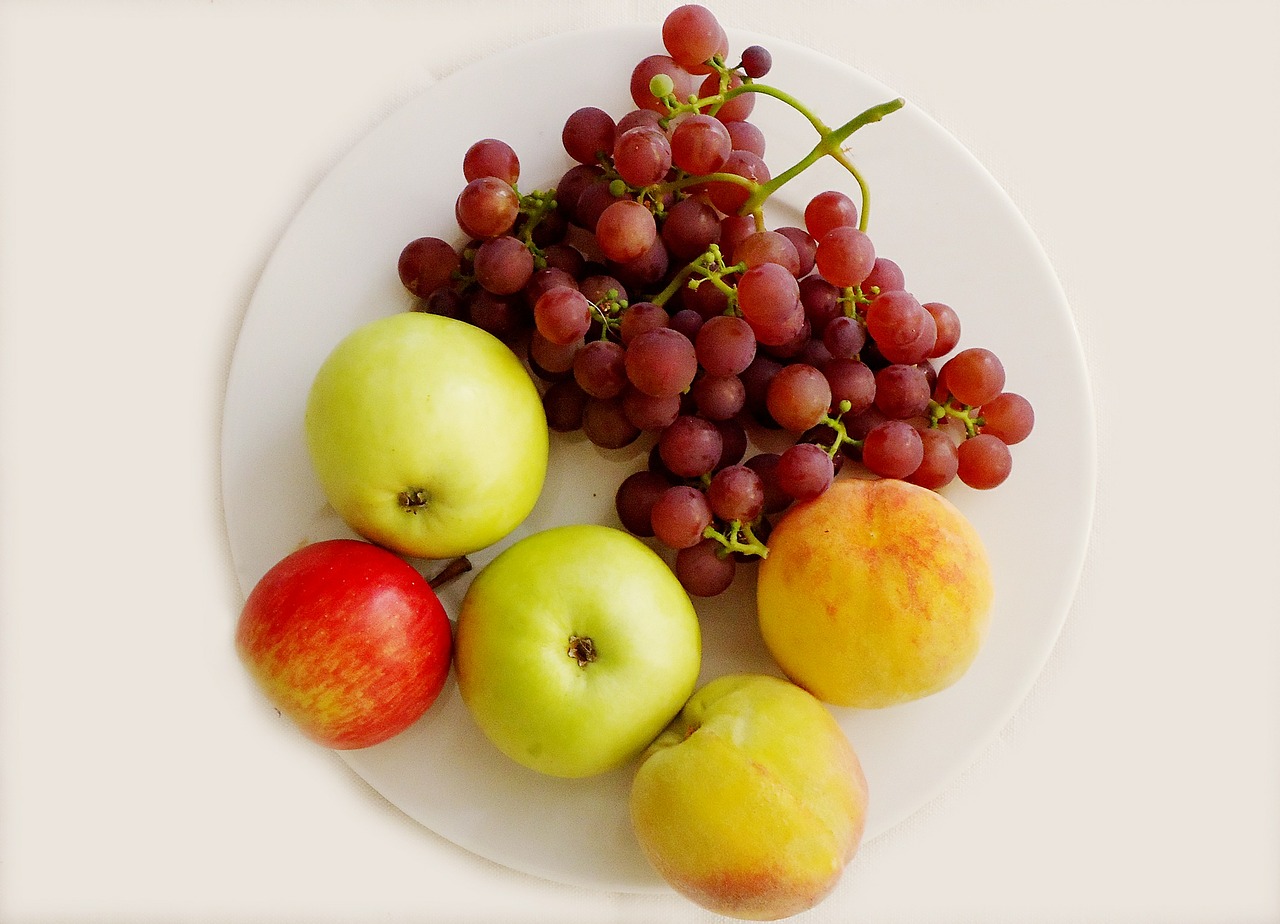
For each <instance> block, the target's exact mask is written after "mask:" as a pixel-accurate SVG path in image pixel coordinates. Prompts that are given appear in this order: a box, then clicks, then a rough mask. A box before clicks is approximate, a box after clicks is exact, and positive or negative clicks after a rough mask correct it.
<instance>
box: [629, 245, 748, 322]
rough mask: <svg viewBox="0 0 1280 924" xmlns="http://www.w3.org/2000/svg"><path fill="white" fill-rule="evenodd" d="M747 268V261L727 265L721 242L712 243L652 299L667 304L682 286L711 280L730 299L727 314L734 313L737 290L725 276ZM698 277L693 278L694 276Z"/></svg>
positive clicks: (693, 286) (692, 287) (692, 285)
mask: <svg viewBox="0 0 1280 924" xmlns="http://www.w3.org/2000/svg"><path fill="white" fill-rule="evenodd" d="M745 269H746V264H745V263H736V264H734V265H733V266H726V265H725V262H724V254H723V253H722V252H721V250H720V245H719V244H712V245H711V246H710V247H708V248H707V250H706V251H705V252H704V253H703V254H702V255H701V256H698V257H694V258H693V259H692V260H690V261H689V263H687V264H686V265H685V266H684V267H683V268H682V269H681V270H680V271H679V272H678V273H676V275H675V276H674V277H673V278H672V280H671V282H669V283H668V284H667V287H666V288H665V289H663V290H662V291H661V292H659V293H658V294H657V295H655V296H654V297H653V298H652V299H650V301H652V302H653V303H654V304H655V305H665V304H666V303H667V302H668V301H670V300H671V299H672V298H673V297H674V296H675V294H676V293H677V292H679V291H680V289H681V288H683V287H685V286H688V287H689V288H691V289H696V288H697V287H698V286H700V285H702V284H704V283H707V282H710V283H711V284H712V285H714V286H715V287H716V288H717V289H719V290H720V291H721V292H723V293H724V294H725V296H726V297H727V298H728V299H729V307H728V308H727V309H726V310H725V313H726V314H732V313H734V312H735V311H736V308H735V307H734V306H735V303H736V301H737V296H738V293H737V290H736V289H735V288H734V287H733V286H731V285H729V283H727V282H725V281H724V277H725V276H728V275H732V274H733V273H740V272H742V271H743V270H745ZM695 276H696V277H698V278H693V277H695Z"/></svg>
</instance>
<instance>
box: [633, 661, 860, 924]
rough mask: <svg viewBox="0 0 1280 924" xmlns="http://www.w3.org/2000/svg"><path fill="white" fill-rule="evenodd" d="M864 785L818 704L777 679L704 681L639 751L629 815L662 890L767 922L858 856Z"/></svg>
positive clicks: (798, 906) (834, 879) (804, 900)
mask: <svg viewBox="0 0 1280 924" xmlns="http://www.w3.org/2000/svg"><path fill="white" fill-rule="evenodd" d="M866 808H867V783H866V778H865V777H864V775H863V772H862V767H861V765H860V764H859V762H858V758H857V755H856V753H855V752H854V750H853V747H852V746H851V745H850V743H849V740H848V738H846V737H845V734H844V732H843V731H842V730H841V728H840V726H839V724H838V723H837V722H836V721H835V719H834V718H833V717H832V715H831V713H830V712H829V711H828V710H827V708H826V707H825V706H823V705H822V703H820V702H819V701H818V700H817V699H815V698H814V697H813V696H811V695H810V694H809V693H806V692H805V691H804V690H802V689H800V688H799V687H798V686H796V685H795V684H792V683H790V682H788V681H786V680H783V679H781V678H779V677H770V676H765V675H759V674H733V675H728V676H723V677H719V678H717V679H715V680H712V681H711V682H709V683H708V684H706V685H705V686H704V687H702V688H701V689H700V690H698V691H697V692H696V693H694V695H693V696H692V697H691V698H690V699H689V701H688V703H687V704H686V705H685V707H684V709H683V710H682V711H681V712H680V714H679V715H678V716H676V718H675V719H674V720H673V721H672V723H671V725H670V726H668V728H667V729H666V731H664V732H663V733H662V734H661V735H659V736H658V738H657V739H656V740H655V741H654V742H653V744H652V745H651V746H650V747H649V749H648V750H647V751H646V752H645V755H644V757H643V758H642V761H641V764H640V766H639V768H638V770H637V771H636V775H635V778H634V781H633V783H632V788H631V818H632V823H633V826H634V829H635V832H636V837H637V839H638V840H639V842H640V846H641V848H642V849H643V851H644V854H645V856H646V857H648V859H649V862H650V863H651V864H652V865H653V867H654V869H656V870H657V871H658V873H659V874H660V875H661V876H662V877H663V879H665V880H666V881H667V882H668V883H669V884H670V885H671V887H672V888H674V889H675V890H676V891H677V892H679V893H680V894H682V895H684V896H685V897H686V898H688V899H690V900H691V901H693V902H695V903H697V904H699V905H701V906H703V907H704V908H708V909H710V910H712V911H715V912H716V913H718V914H723V915H728V916H730V917H735V918H740V919H744V920H758V921H770V920H777V919H779V918H783V917H788V916H790V915H793V914H797V913H799V912H801V911H804V910H807V909H808V908H811V907H813V906H814V905H816V904H818V903H819V902H820V901H821V900H822V899H823V898H824V897H826V896H827V895H828V894H829V893H830V892H831V890H832V889H833V888H834V887H835V886H836V884H837V883H838V882H839V880H840V877H841V875H842V873H843V871H844V869H845V867H846V866H847V865H848V863H849V861H850V860H851V859H852V857H853V855H854V853H855V852H856V851H857V849H858V845H859V843H860V842H861V840H862V832H863V828H864V825H865V820H866Z"/></svg>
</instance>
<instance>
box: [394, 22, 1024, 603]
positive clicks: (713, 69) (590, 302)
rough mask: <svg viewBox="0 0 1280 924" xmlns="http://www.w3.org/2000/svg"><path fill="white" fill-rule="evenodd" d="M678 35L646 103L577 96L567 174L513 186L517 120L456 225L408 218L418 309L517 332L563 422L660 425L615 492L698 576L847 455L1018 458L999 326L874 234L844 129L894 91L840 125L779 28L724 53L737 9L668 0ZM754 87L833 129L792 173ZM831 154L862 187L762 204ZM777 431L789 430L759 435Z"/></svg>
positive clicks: (487, 151)
mask: <svg viewBox="0 0 1280 924" xmlns="http://www.w3.org/2000/svg"><path fill="white" fill-rule="evenodd" d="M662 42H663V46H664V52H665V53H664V52H655V53H654V54H651V55H648V56H646V57H644V58H643V59H641V60H640V61H638V62H636V64H635V65H634V67H633V68H632V71H631V75H630V82H629V90H630V96H631V99H632V102H633V103H634V106H633V108H631V109H629V110H628V111H627V112H625V113H622V114H621V115H620V117H618V118H616V119H615V117H614V116H613V115H611V114H610V113H608V112H606V111H604V110H602V109H600V108H598V107H594V106H584V107H581V108H579V109H576V110H574V111H573V112H571V113H569V115H568V116H567V118H566V119H565V121H564V125H563V130H562V133H561V143H562V146H563V148H564V152H565V154H566V155H567V157H568V162H567V166H566V169H565V171H564V173H563V174H562V175H561V176H560V177H559V179H558V181H557V182H556V183H555V185H554V187H553V188H551V189H547V190H535V191H533V192H528V193H522V192H520V188H519V180H520V161H519V158H518V156H517V154H516V152H515V151H514V150H513V149H512V147H511V146H510V145H509V144H507V143H505V142H503V141H501V140H498V139H494V138H486V139H482V140H479V141H477V142H475V143H474V144H473V145H472V146H471V147H470V148H469V149H468V150H467V151H466V153H465V155H464V157H463V162H462V172H463V176H464V179H465V185H464V186H463V188H462V190H461V192H460V193H459V194H458V197H457V201H456V205H455V216H454V217H455V219H456V222H457V226H458V228H459V229H460V231H461V233H462V235H463V237H464V240H463V241H462V242H461V243H459V244H454V243H451V242H450V241H448V240H446V239H444V238H442V237H437V236H425V237H421V238H417V239H415V240H413V241H411V242H409V243H408V244H407V245H406V246H405V247H404V249H403V251H402V252H401V254H400V257H399V261H398V272H399V276H400V279H401V281H402V282H403V284H404V285H405V287H406V288H407V289H408V290H409V292H411V293H412V294H413V295H414V296H415V297H416V301H415V310H421V311H428V312H433V313H437V314H443V315H447V316H450V317H455V318H460V319H463V320H465V321H468V322H469V323H471V324H474V325H476V326H478V327H480V328H482V329H484V330H487V331H489V332H490V333H492V334H494V335H496V336H498V337H499V338H501V339H503V340H504V341H505V342H507V343H508V344H510V345H511V346H512V348H513V349H516V350H518V351H519V352H520V353H521V355H522V356H523V357H524V358H525V360H526V362H527V365H528V368H529V369H530V372H531V374H532V375H533V376H534V377H535V380H536V381H538V382H539V384H540V388H541V391H542V395H543V404H544V407H545V409H546V414H547V421H548V424H549V426H550V427H551V429H553V430H555V431H558V432H564V433H568V432H575V431H581V432H582V433H584V434H585V435H586V437H587V438H588V439H589V440H591V442H592V443H594V444H595V445H597V446H599V447H601V448H603V449H620V448H622V447H626V446H630V445H631V444H632V443H634V442H635V441H637V440H639V439H642V438H647V439H649V440H650V441H651V443H652V445H651V449H650V451H649V453H648V456H647V463H646V465H645V466H644V467H643V468H642V469H640V470H639V471H635V472H633V473H631V474H630V475H628V476H627V477H626V478H625V479H624V480H623V481H622V482H621V484H620V485H619V486H618V488H617V491H616V496H615V505H616V509H617V513H618V517H619V519H620V520H621V522H622V524H623V526H624V527H625V528H627V529H628V530H629V531H631V532H632V533H633V534H635V535H637V536H641V537H653V538H656V539H657V540H658V541H659V542H661V543H662V544H663V545H665V546H667V547H669V548H670V549H671V550H673V551H674V565H673V567H674V570H675V573H676V575H677V577H678V578H679V579H680V581H681V583H682V584H683V585H684V587H685V588H686V590H687V591H688V592H689V593H691V594H693V595H696V596H714V595H716V594H719V593H722V592H723V591H724V590H726V589H727V588H728V587H729V585H730V584H731V583H732V581H733V579H734V576H735V573H736V569H737V567H738V566H739V565H741V564H743V563H747V562H750V561H752V560H754V559H758V558H760V557H765V556H767V555H768V534H769V529H770V522H771V518H774V517H777V516H778V515H780V514H781V513H783V512H784V511H785V510H786V509H787V508H788V507H789V506H790V505H792V504H794V503H798V502H804V501H808V500H811V499H813V498H815V497H817V496H819V495H820V494H822V492H823V491H825V490H826V488H827V487H828V486H829V485H830V484H831V483H832V481H833V480H834V479H835V478H836V477H837V476H838V475H839V474H840V473H841V472H842V470H844V469H845V468H846V463H848V466H849V471H851V472H855V473H856V474H857V476H858V477H878V478H898V479H903V480H906V481H909V482H912V483H915V484H918V485H921V486H923V487H926V488H929V489H932V490H939V489H941V488H943V487H945V486H946V485H948V484H950V483H951V482H952V481H954V480H957V479H958V480H959V481H960V482H962V483H964V484H965V485H968V486H970V487H972V488H977V489H982V490H986V489H990V488H995V487H997V486H998V485H1000V484H1001V483H1002V482H1004V481H1005V480H1006V478H1008V477H1009V474H1010V470H1011V466H1012V456H1011V452H1010V449H1009V447H1010V446H1012V445H1014V444H1016V443H1018V442H1020V441H1022V440H1023V439H1025V438H1026V437H1027V436H1028V435H1029V434H1030V432H1031V429H1032V426H1033V424H1034V412H1033V409H1032V406H1031V404H1030V402H1029V401H1028V400H1027V399H1026V398H1024V397H1022V396H1021V395H1019V394H1017V393H1015V392H1012V391H1007V390H1006V389H1005V369H1004V366H1003V363H1002V361H1001V360H1000V358H999V357H998V356H997V355H996V354H995V353H994V352H992V351H991V350H988V349H985V348H982V347H969V348H966V349H961V350H959V351H958V352H957V347H958V346H959V343H960V319H959V316H958V314H957V312H956V311H955V310H954V309H953V308H952V307H951V306H950V305H948V304H946V303H944V302H939V301H922V300H921V299H919V298H917V297H916V296H915V295H913V294H912V293H911V292H910V291H909V290H908V289H907V286H906V279H905V276H904V273H903V271H902V269H901V267H900V266H899V265H898V264H897V263H895V262H894V261H893V260H891V259H889V258H888V257H885V256H883V255H880V254H877V252H876V248H875V244H874V241H873V239H872V237H871V236H870V234H869V233H868V230H867V228H868V215H869V209H868V206H869V202H870V194H869V188H868V184H867V182H866V180H865V179H864V178H863V176H862V175H861V173H860V172H859V170H858V168H857V166H856V165H855V164H854V163H853V162H852V161H851V159H850V158H849V156H848V154H847V152H846V151H845V148H844V145H845V143H846V141H847V139H848V138H849V136H850V135H851V134H852V133H853V132H855V131H857V130H859V129H861V128H863V127H865V126H867V125H870V124H872V123H875V122H878V121H879V120H880V119H882V118H884V117H885V116H888V115H890V114H891V113H893V112H894V111H896V110H897V109H899V108H900V107H901V106H902V105H903V101H902V100H901V99H894V100H889V101H886V102H884V103H881V104H879V105H876V106H873V107H871V108H869V109H867V110H865V111H863V112H862V113H859V114H858V115H856V116H854V117H853V118H852V119H849V120H848V121H846V122H844V123H843V124H841V125H838V126H836V127H830V126H828V125H827V124H826V123H825V122H823V121H822V120H821V119H820V118H819V117H818V116H817V115H816V114H815V113H814V112H812V111H811V110H810V109H809V108H808V107H806V106H805V105H804V104H803V103H802V102H800V101H799V100H797V99H795V98H794V97H793V96H791V95H790V94H789V93H787V92H786V91H784V90H781V89H779V88H777V87H774V86H772V85H771V84H767V83H764V82H762V80H763V78H765V77H766V76H767V75H768V74H769V73H770V71H771V70H772V65H773V61H772V55H771V54H770V52H769V51H768V50H767V49H766V48H764V47H761V46H759V45H753V46H751V47H748V48H745V49H743V50H742V52H741V54H740V55H738V60H737V62H736V63H733V64H730V63H729V62H730V61H731V58H730V55H729V43H728V39H727V36H726V33H725V31H724V29H723V27H722V26H721V25H720V23H719V22H718V21H717V19H716V17H715V16H714V14H713V13H711V11H709V10H707V9H706V8H705V7H702V6H700V5H697V4H685V5H683V6H681V7H678V8H677V9H675V10H674V11H673V12H672V13H670V14H669V15H668V17H667V19H666V20H665V21H664V23H663V28H662ZM761 97H764V98H766V99H769V100H773V101H775V102H774V104H777V103H781V104H784V105H786V106H789V107H791V108H792V109H794V110H795V111H796V112H797V113H798V115H799V116H800V117H801V118H803V119H804V120H807V121H808V123H809V124H810V126H811V127H812V129H813V130H814V132H815V134H816V136H817V138H816V141H815V142H814V145H813V147H812V149H811V150H810V152H809V153H808V154H807V155H806V156H805V157H803V158H802V159H801V160H799V161H798V162H796V163H795V164H791V165H788V166H787V167H786V168H785V169H783V170H781V171H779V172H778V173H777V174H776V175H775V174H774V173H773V172H772V170H771V168H770V166H769V165H768V163H767V162H766V160H765V149H766V138H765V136H764V133H763V131H762V130H761V129H760V128H759V127H758V126H757V125H756V124H755V123H754V122H752V121H751V116H752V113H753V112H754V107H755V105H756V103H757V100H759V99H760V98H761ZM827 157H830V158H832V159H834V160H836V161H837V162H838V163H840V164H841V165H842V166H843V167H844V168H845V170H846V171H847V172H848V173H849V175H850V182H851V185H852V186H853V187H856V190H857V199H855V198H854V197H853V196H851V195H850V194H849V193H847V192H845V191H843V190H839V189H831V190H827V191H824V192H821V193H819V194H817V195H816V196H814V197H813V198H812V199H810V200H809V201H808V203H807V204H806V206H805V208H804V211H803V222H802V225H803V226H802V227H794V226H782V227H778V226H774V227H771V226H770V225H769V223H768V221H767V218H766V215H765V211H764V207H765V205H766V203H767V202H768V201H769V199H770V197H771V196H772V195H774V193H775V192H776V191H777V190H778V189H780V188H781V187H782V186H783V185H784V184H785V183H786V182H788V181H789V180H790V179H792V178H794V177H795V176H797V175H799V174H800V173H801V172H803V171H804V170H806V169H807V168H808V167H809V166H810V165H812V164H813V163H815V162H817V161H818V160H821V159H823V158H827ZM764 434H768V435H770V436H771V437H772V442H773V443H774V444H776V445H777V446H778V451H753V450H754V448H755V447H756V446H757V445H761V444H767V443H769V442H770V441H769V440H764V439H760V438H757V437H760V436H762V435H764ZM779 437H781V438H782V439H781V442H779V441H778V438H779ZM784 446H785V448H783V447H784Z"/></svg>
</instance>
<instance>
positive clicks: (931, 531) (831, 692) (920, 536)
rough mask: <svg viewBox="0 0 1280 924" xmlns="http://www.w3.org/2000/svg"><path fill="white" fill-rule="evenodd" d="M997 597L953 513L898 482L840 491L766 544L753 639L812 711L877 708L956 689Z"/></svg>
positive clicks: (965, 526) (791, 517)
mask: <svg viewBox="0 0 1280 924" xmlns="http://www.w3.org/2000/svg"><path fill="white" fill-rule="evenodd" d="M992 598H993V587H992V578H991V568H990V563H989V561H988V558H987V553H986V549H985V547H984V546H983V543H982V540H981V537H980V536H979V535H978V532H977V530H976V529H975V528H974V526H973V524H972V523H970V522H969V520H968V519H966V518H965V516H964V515H963V514H962V513H961V512H960V511H959V510H958V509H957V508H956V506H955V505H954V504H952V503H951V502H950V501H948V500H947V499H946V498H944V497H942V496H941V495H940V494H937V493H935V492H933V491H930V490H927V489H925V488H921V487H918V486H916V485H913V484H909V483H907V482H905V481H898V480H894V479H881V480H862V479H842V480H839V481H837V482H835V483H834V484H833V485H832V486H831V487H830V488H828V489H827V491H825V492H824V493H823V494H821V495H820V496H818V497H817V498H815V499H813V500H811V501H807V502H805V503H802V504H797V505H796V506H794V507H792V508H791V509H790V510H788V511H787V513H786V514H784V515H783V517H782V518H781V519H780V520H779V522H778V524H777V526H776V527H775V528H774V530H773V533H772V534H771V535H770V537H769V555H768V558H766V559H764V561H762V562H761V565H760V569H759V574H758V578H757V584H756V603H757V610H758V616H759V623H760V631H761V634H762V635H763V637H764V641H765V644H766V646H767V647H768V649H769V651H770V653H771V654H772V655H773V657H774V659H775V660H776V661H777V662H778V665H779V666H780V667H781V668H782V670H783V672H784V673H785V674H786V675H787V676H788V677H790V678H791V679H792V680H793V681H795V682H796V683H797V684H799V685H800V686H802V687H804V688H805V689H806V690H808V691H809V692H810V693H812V694H813V695H814V696H816V697H818V698H819V699H821V700H823V701H825V702H828V703H832V704H835V705H841V706H856V707H861V708H879V707H884V706H890V705H893V704H896V703H902V702H906V701H909V700H914V699H919V698H921V697H924V696H928V695H930V694H932V693H936V692H938V691H939V690H942V689H944V688H946V687H948V686H950V685H951V684H953V683H954V682H955V681H956V680H958V679H959V678H960V677H961V676H962V675H963V674H964V673H965V672H966V671H967V670H968V669H969V667H970V665H971V664H972V662H973V660H974V658H975V657H976V656H977V654H978V651H979V649H980V647H981V645H982V643H983V641H984V639H985V636H986V633H987V628H988V624H989V621H990V610H991V603H992Z"/></svg>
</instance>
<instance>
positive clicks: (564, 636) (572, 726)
mask: <svg viewBox="0 0 1280 924" xmlns="http://www.w3.org/2000/svg"><path fill="white" fill-rule="evenodd" d="M455 637H456V641H455V647H454V651H455V657H454V669H455V672H456V675H457V680H458V691H459V693H460V694H461V696H462V700H463V702H464V703H466V705H467V707H468V709H469V710H470V712H471V715H472V716H473V717H474V718H475V721H476V724H477V725H478V726H479V727H480V729H481V730H482V731H483V732H484V733H485V735H487V736H488V738H489V739H490V740H491V741H492V742H493V743H494V744H495V745H496V746H497V747H498V749H499V750H501V751H502V752H504V753H505V754H507V755H508V756H509V757H511V758H512V759H513V760H515V761H517V762H518V763H520V764H523V765H524V766H526V767H529V768H531V769H533V770H536V771H538V772H540V773H546V774H550V775H552V776H559V777H585V776H592V775H595V774H599V773H603V772H605V771H608V770H612V769H614V768H616V767H619V766H621V765H622V764H623V763H625V762H626V761H627V760H629V759H631V758H633V757H635V756H636V755H637V754H639V753H640V752H641V751H643V750H644V748H645V747H646V746H647V745H648V744H649V743H650V742H651V741H652V740H653V739H654V737H655V736H657V734H658V733H659V732H661V731H662V729H663V728H664V727H665V726H666V725H667V723H668V722H669V721H670V720H671V718H672V717H673V716H674V715H675V714H676V713H677V712H679V710H680V707H681V706H682V705H683V704H684V702H685V700H686V699H688V697H689V695H690V694H691V693H692V692H693V689H694V686H695V685H696V684H697V680H698V671H699V669H700V666H701V661H702V638H701V632H700V629H699V626H698V617H697V613H696V612H695V611H694V608H693V604H692V603H691V602H690V600H689V596H688V594H687V593H685V591H684V589H683V588H682V587H681V586H680V582H679V581H677V580H676V578H675V576H674V575H673V574H672V573H671V569H670V568H669V567H668V566H667V564H666V563H665V562H664V561H663V560H662V559H661V558H660V557H659V556H658V554H657V553H656V552H655V551H653V549H651V548H649V546H647V545H645V544H644V543H643V542H641V541H640V540H639V539H637V538H635V537H634V536H631V535H630V534H628V533H625V532H623V531H622V530H619V529H614V528H611V527H607V526H597V525H591V524H580V525H571V526H558V527H554V528H552V529H548V530H544V531H542V532H539V533H534V534H533V535H531V536H527V537H526V538H524V539H521V540H520V541H519V542H517V543H515V544H514V545H512V546H510V547H509V548H507V549H506V550H504V551H503V552H502V553H501V554H499V555H498V556H497V557H496V558H495V559H494V560H493V561H492V562H490V563H489V564H488V565H487V566H486V567H485V568H484V569H483V570H482V571H481V572H480V573H479V574H478V575H476V577H475V579H474V580H473V581H472V583H471V586H470V587H469V588H468V589H467V592H466V595H465V596H464V598H463V601H462V605H461V608H460V610H459V613H458V621H457V631H456V633H455Z"/></svg>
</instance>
